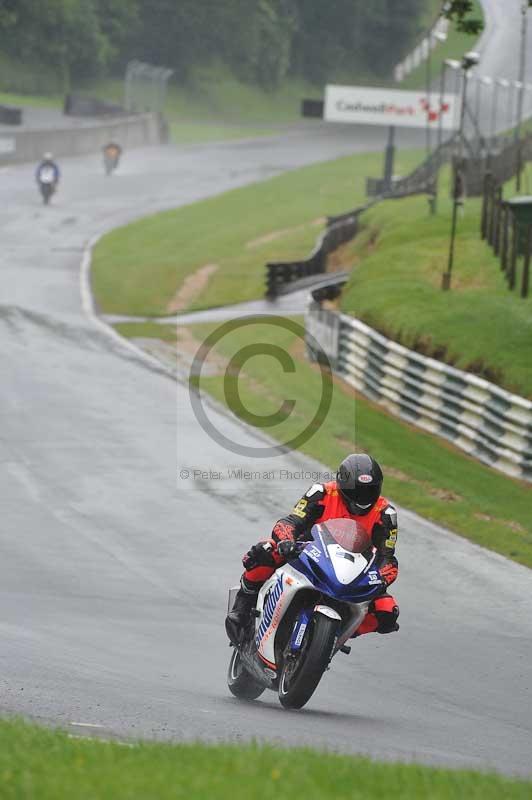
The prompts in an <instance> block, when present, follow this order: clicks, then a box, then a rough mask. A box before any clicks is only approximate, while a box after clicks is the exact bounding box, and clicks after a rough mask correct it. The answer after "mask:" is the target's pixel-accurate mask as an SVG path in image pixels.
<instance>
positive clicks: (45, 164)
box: [35, 153, 61, 205]
mask: <svg viewBox="0 0 532 800" xmlns="http://www.w3.org/2000/svg"><path fill="white" fill-rule="evenodd" d="M35 177H36V179H37V184H38V186H39V189H40V191H41V194H42V198H43V203H44V204H45V205H47V204H48V202H49V200H50V197H51V196H52V194H53V193H54V192H55V191H56V189H57V185H58V183H59V179H60V177H61V173H60V171H59V167H58V166H57V164H56V162H55V161H54V157H53V155H52V153H45V154H44V156H43V157H42V161H41V162H40V164H39V165H38V166H37V170H36V172H35Z"/></svg>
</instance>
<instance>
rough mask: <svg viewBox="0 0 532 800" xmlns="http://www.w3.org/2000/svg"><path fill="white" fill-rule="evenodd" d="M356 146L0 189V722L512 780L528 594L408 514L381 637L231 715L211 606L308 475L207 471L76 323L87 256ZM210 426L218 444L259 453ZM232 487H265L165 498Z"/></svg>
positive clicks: (319, 132)
mask: <svg viewBox="0 0 532 800" xmlns="http://www.w3.org/2000/svg"><path fill="white" fill-rule="evenodd" d="M368 134H369V138H371V137H372V133H371V132H368ZM369 138H366V139H364V137H363V136H361V135H360V134H357V136H356V137H353V135H352V133H351V132H348V131H347V130H345V129H340V130H338V129H335V130H334V131H330V130H329V131H327V130H326V129H324V128H323V127H322V126H317V127H315V128H312V129H309V133H307V134H301V133H300V134H297V135H295V134H294V135H291V136H288V137H287V138H285V139H284V140H280V139H279V140H273V141H266V140H264V141H260V142H255V143H243V144H239V143H233V144H225V145H221V146H216V145H208V146H205V147H196V148H186V149H185V148H183V149H179V150H178V149H176V150H172V149H170V148H168V149H166V150H164V149H160V150H155V149H154V150H151V151H138V152H136V153H134V154H133V153H130V154H128V155H127V157H126V159H125V161H124V165H123V168H122V170H121V171H120V173H119V174H118V175H116V176H115V177H114V178H112V179H111V180H108V179H106V178H104V177H103V176H102V175H101V173H100V165H99V161H98V159H96V158H94V159H91V158H85V159H72V160H69V161H65V164H64V175H65V178H64V184H63V186H62V188H61V192H60V194H59V195H58V196H57V200H56V203H55V204H54V206H53V207H51V208H50V209H42V208H41V207H40V206H39V204H38V198H37V195H36V192H35V189H34V187H33V186H32V185H31V173H32V169H31V168H30V167H19V168H12V169H9V170H3V171H1V172H0V202H1V211H0V225H1V226H2V243H3V248H2V252H1V254H0V298H1V299H0V363H1V374H2V393H1V397H0V413H1V418H2V426H1V429H0V472H1V480H0V507H1V509H2V526H1V529H0V540H1V541H0V549H1V553H2V558H1V560H0V609H1V612H0V642H1V647H0V708H1V710H2V711H3V712H5V713H13V712H16V713H22V714H26V715H29V716H31V717H33V718H35V719H38V720H41V721H46V722H51V723H58V724H61V725H63V726H65V727H67V728H70V729H71V730H72V731H74V732H80V731H81V732H85V733H90V734H92V733H101V734H103V735H117V736H119V737H136V736H147V737H154V738H161V739H183V738H187V739H190V738H201V739H205V740H220V739H223V740H232V741H248V740H249V739H251V738H253V737H255V738H259V739H267V740H269V741H276V742H280V743H283V744H285V745H302V744H309V745H316V746H320V747H327V748H331V749H334V750H341V751H346V752H365V753H369V754H371V755H374V756H376V757H379V758H388V759H396V758H399V759H406V760H412V759H415V760H420V761H423V762H427V763H437V764H446V765H452V766H474V767H478V768H483V767H494V768H497V769H499V770H502V771H505V772H508V773H516V774H530V772H531V771H532V770H531V766H530V751H531V747H530V745H531V741H532V737H531V733H532V730H531V722H530V713H529V711H530V661H531V656H532V651H531V645H530V641H531V634H532V601H531V599H530V572H529V571H528V570H526V569H524V568H523V567H520V566H518V565H516V564H513V563H511V562H507V561H505V560H504V559H502V558H500V557H498V556H496V555H494V554H492V553H488V552H484V551H482V550H480V549H479V548H476V547H474V546H472V545H470V544H468V543H467V542H465V541H463V540H461V539H459V538H457V537H454V536H453V535H452V534H449V533H446V532H444V531H442V530H440V529H438V528H436V527H435V526H433V525H430V524H429V523H426V522H425V521H423V520H421V519H419V518H417V517H416V516H415V515H413V514H410V513H407V512H402V514H401V518H400V523H401V534H400V547H399V556H400V560H401V566H402V571H401V577H400V579H399V580H398V582H397V584H396V595H397V597H398V599H399V601H400V605H401V614H402V616H401V622H402V629H401V632H400V634H399V635H396V636H388V637H379V636H368V637H365V639H363V640H361V641H359V642H357V643H356V646H354V647H353V653H352V654H351V656H350V657H348V658H346V657H345V656H342V655H340V656H339V657H338V658H337V659H336V663H334V665H333V669H332V670H331V672H330V673H328V675H327V676H326V677H325V679H324V681H323V684H322V686H321V687H320V688H319V690H318V692H317V693H316V695H315V697H314V699H313V700H312V701H311V702H310V703H309V706H308V708H307V709H306V710H304V711H303V712H299V713H286V712H283V711H281V710H280V707H279V706H278V704H277V701H276V698H275V697H274V695H266V696H265V699H264V700H261V701H260V702H257V703H255V704H241V703H239V702H238V701H236V700H234V699H232V698H231V696H230V695H229V694H228V691H227V689H226V686H225V671H226V664H227V660H228V658H229V648H228V647H227V643H226V640H225V635H224V631H223V624H222V622H223V617H224V613H225V600H226V588H227V586H228V585H230V584H232V583H234V582H235V580H236V578H237V577H238V574H239V556H240V554H241V552H242V551H243V550H244V549H245V548H246V546H247V545H248V544H249V543H250V542H252V541H254V540H256V539H257V538H258V537H260V536H262V535H264V534H266V533H267V532H268V531H269V529H270V526H271V524H272V522H273V521H274V520H275V519H276V518H277V516H278V514H279V513H281V512H284V511H285V510H286V509H288V508H289V507H290V505H291V504H292V502H293V500H294V499H295V498H297V496H298V495H299V494H300V492H301V491H302V490H303V489H304V488H305V487H306V486H307V485H308V483H310V482H312V480H310V479H308V478H305V477H297V476H296V477H295V478H293V479H290V478H287V477H286V476H284V477H283V478H282V479H281V477H280V476H279V470H281V469H286V470H290V471H295V472H297V471H300V470H302V469H307V470H308V469H312V468H314V469H317V466H316V465H313V464H311V463H310V462H309V461H308V460H307V459H302V458H300V457H298V456H283V457H282V458H276V459H271V460H263V461H261V462H260V463H259V464H257V461H255V460H253V461H252V460H246V459H244V458H242V457H239V456H234V455H231V454H228V453H227V452H226V451H224V450H223V449H221V448H220V447H219V446H218V445H217V444H215V443H214V442H213V441H212V439H210V438H209V437H208V436H207V435H206V434H204V433H203V431H202V430H201V429H200V428H199V426H198V425H197V423H196V421H195V418H194V417H193V415H192V411H191V408H190V404H189V399H188V394H187V391H186V390H185V388H184V387H183V386H182V385H180V384H176V383H175V382H173V381H172V380H171V379H170V378H168V377H167V376H166V375H164V374H162V373H160V372H158V371H156V370H153V369H151V368H149V367H148V366H146V364H145V363H143V362H142V361H140V360H138V359H137V358H136V357H135V356H134V355H132V354H131V353H130V352H129V351H127V350H126V349H125V348H123V347H122V346H121V345H120V344H117V343H115V342H113V341H111V340H109V339H108V338H107V337H106V336H105V335H104V334H103V333H102V332H101V331H99V330H98V329H96V328H95V327H94V326H93V325H92V324H91V323H90V322H89V321H87V320H86V319H85V318H84V317H83V315H82V313H81V311H80V300H79V286H78V272H79V261H80V258H81V250H82V247H83V245H84V243H85V241H86V240H87V238H88V237H89V236H92V235H94V234H96V233H99V232H100V231H102V230H104V229H107V228H109V227H112V226H114V225H117V224H119V223H121V222H124V221H125V220H127V219H129V218H132V217H135V216H137V215H139V214H142V213H146V212H148V211H152V210H156V209H158V208H161V207H167V206H171V205H176V204H179V203H183V202H189V201H191V200H193V199H195V198H198V197H202V196H206V195H208V194H212V193H213V192H215V191H221V190H223V189H225V188H229V187H231V186H236V185H240V184H243V183H245V182H248V181H251V180H255V179H259V178H261V177H267V176H269V175H271V174H274V173H275V172H278V171H280V170H282V169H286V168H289V167H294V166H297V165H299V164H302V163H308V162H310V161H314V160H322V159H323V158H327V157H334V156H335V155H340V154H343V153H346V152H350V151H351V150H352V149H353V141H354V139H356V141H355V145H357V144H358V147H360V149H363V148H365V147H367V146H368V141H369ZM373 144H374V145H376V144H377V142H376V139H375V138H373ZM210 413H211V415H212V417H211V418H212V419H213V420H214V422H215V423H216V425H217V426H218V428H219V429H220V430H222V431H223V432H224V433H225V435H227V436H229V437H230V438H233V439H236V440H237V441H241V442H247V443H248V444H251V445H255V446H256V445H257V444H260V443H261V440H258V438H257V436H256V435H255V434H254V433H253V432H252V431H250V430H246V429H244V428H243V427H242V426H241V425H240V424H238V423H236V422H233V421H231V420H230V419H229V418H228V417H227V416H226V415H225V414H223V413H219V412H217V411H216V410H211V412H210ZM242 465H244V466H246V467H247V468H248V469H254V470H257V469H260V470H268V469H273V470H275V471H276V473H275V476H274V478H273V479H271V480H270V479H267V480H253V481H249V480H239V479H236V478H227V477H223V478H222V479H214V480H209V479H205V478H204V477H200V478H198V479H195V480H194V479H193V478H192V477H189V478H188V479H186V478H185V477H181V476H180V474H181V471H182V470H189V471H193V470H194V469H204V470H209V469H211V470H216V471H219V472H220V473H222V475H223V476H227V469H228V468H231V467H234V468H238V467H239V466H242ZM183 474H185V473H183ZM80 723H81V724H80ZM93 726H96V727H93Z"/></svg>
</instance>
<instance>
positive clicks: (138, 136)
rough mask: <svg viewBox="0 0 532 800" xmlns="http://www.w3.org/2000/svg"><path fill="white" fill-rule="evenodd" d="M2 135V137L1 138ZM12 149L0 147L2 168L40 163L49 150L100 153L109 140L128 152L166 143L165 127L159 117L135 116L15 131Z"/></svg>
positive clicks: (63, 153)
mask: <svg viewBox="0 0 532 800" xmlns="http://www.w3.org/2000/svg"><path fill="white" fill-rule="evenodd" d="M2 136H3V134H0V139H1V138H2ZM8 136H9V143H10V147H9V149H8V148H5V149H4V150H2V148H0V165H2V166H3V165H5V164H13V163H20V162H24V161H38V160H39V159H41V158H42V154H43V153H44V152H46V151H47V150H50V151H51V152H53V153H54V155H55V156H78V155H85V154H87V153H95V152H98V151H99V150H100V149H101V148H102V147H103V146H104V145H105V144H107V143H108V142H109V141H117V142H119V143H120V144H121V145H122V147H123V148H124V149H125V150H127V149H130V148H132V147H143V146H145V145H153V144H160V143H161V142H164V141H165V124H164V120H163V118H162V117H161V116H160V115H159V114H154V113H149V114H135V115H130V116H126V117H120V118H119V119H107V120H105V121H103V120H102V121H97V122H94V123H85V124H84V125H79V126H72V127H68V128H59V129H57V128H55V129H52V128H45V129H42V130H13V131H12V132H11V131H10V132H9V134H8Z"/></svg>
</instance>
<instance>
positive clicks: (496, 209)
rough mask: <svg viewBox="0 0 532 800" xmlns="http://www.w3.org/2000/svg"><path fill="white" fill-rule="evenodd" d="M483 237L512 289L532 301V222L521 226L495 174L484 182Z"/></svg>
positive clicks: (488, 176) (481, 232) (490, 175)
mask: <svg viewBox="0 0 532 800" xmlns="http://www.w3.org/2000/svg"><path fill="white" fill-rule="evenodd" d="M531 205H532V204H531ZM480 235H481V237H482V239H484V240H486V241H487V242H488V244H489V245H490V246H491V247H492V248H493V252H494V253H495V255H496V256H499V258H500V264H501V270H502V271H503V273H504V276H505V278H506V282H507V284H508V288H509V289H510V290H511V291H513V290H514V289H517V290H518V291H519V292H520V294H521V297H523V298H525V297H528V294H529V288H530V260H531V258H532V222H527V223H525V224H523V223H520V222H519V220H518V218H517V216H516V214H515V212H514V211H513V210H512V206H511V204H510V203H509V202H508V201H505V200H504V197H503V188H502V186H501V185H500V183H498V181H497V180H496V178H495V176H494V175H492V174H491V173H488V174H486V176H485V178H484V194H483V201H482V215H481V228H480ZM520 265H521V271H520V272H521V274H519V267H520Z"/></svg>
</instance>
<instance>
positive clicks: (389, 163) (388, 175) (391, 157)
mask: <svg viewBox="0 0 532 800" xmlns="http://www.w3.org/2000/svg"><path fill="white" fill-rule="evenodd" d="M394 162H395V127H394V126H393V125H390V127H389V128H388V144H387V145H386V152H385V156H384V175H383V179H384V191H385V192H389V191H390V189H391V188H392V178H393V169H394Z"/></svg>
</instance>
